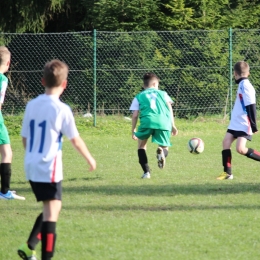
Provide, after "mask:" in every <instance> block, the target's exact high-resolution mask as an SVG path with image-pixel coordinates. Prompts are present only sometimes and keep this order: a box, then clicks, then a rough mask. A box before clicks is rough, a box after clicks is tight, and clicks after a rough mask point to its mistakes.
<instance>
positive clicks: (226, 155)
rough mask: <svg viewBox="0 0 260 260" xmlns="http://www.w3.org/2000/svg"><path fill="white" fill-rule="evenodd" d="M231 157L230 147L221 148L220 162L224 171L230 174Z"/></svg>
mask: <svg viewBox="0 0 260 260" xmlns="http://www.w3.org/2000/svg"><path fill="white" fill-rule="evenodd" d="M231 159H232V155H231V150H230V149H226V150H223V151H222V163H223V166H224V172H226V173H227V174H231Z"/></svg>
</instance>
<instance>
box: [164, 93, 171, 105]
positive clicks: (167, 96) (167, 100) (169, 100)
mask: <svg viewBox="0 0 260 260" xmlns="http://www.w3.org/2000/svg"><path fill="white" fill-rule="evenodd" d="M164 98H165V101H166V102H167V103H168V102H169V103H171V104H172V103H173V100H172V99H171V98H170V96H169V95H168V94H167V93H166V92H165V96H164Z"/></svg>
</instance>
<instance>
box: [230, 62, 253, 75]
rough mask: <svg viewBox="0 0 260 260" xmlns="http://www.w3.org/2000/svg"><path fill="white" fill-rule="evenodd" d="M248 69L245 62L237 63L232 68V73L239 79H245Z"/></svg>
mask: <svg viewBox="0 0 260 260" xmlns="http://www.w3.org/2000/svg"><path fill="white" fill-rule="evenodd" d="M249 70H250V67H249V65H248V63H247V62H245V61H239V62H237V63H236V64H235V66H234V71H235V72H236V73H237V75H238V76H240V77H247V76H248V75H249Z"/></svg>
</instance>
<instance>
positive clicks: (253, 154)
mask: <svg viewBox="0 0 260 260" xmlns="http://www.w3.org/2000/svg"><path fill="white" fill-rule="evenodd" d="M245 156H246V157H248V158H250V159H253V160H255V161H260V153H259V152H258V151H256V150H254V149H252V148H248V151H247V153H246V154H245Z"/></svg>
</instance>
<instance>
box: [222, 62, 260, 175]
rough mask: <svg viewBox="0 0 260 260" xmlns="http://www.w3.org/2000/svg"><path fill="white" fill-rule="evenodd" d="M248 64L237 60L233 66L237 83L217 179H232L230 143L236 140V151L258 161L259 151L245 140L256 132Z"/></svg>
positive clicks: (259, 158)
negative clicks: (250, 146)
mask: <svg viewBox="0 0 260 260" xmlns="http://www.w3.org/2000/svg"><path fill="white" fill-rule="evenodd" d="M249 74H250V73H249V65H248V64H247V63H246V62H245V61H239V62H237V63H236V64H235V66H234V77H235V81H236V83H237V84H238V89H237V97H236V101H235V104H234V107H233V110H232V113H231V120H230V124H229V126H228V130H227V133H226V136H225V138H224V140H223V151H222V162H223V166H224V172H223V173H221V174H220V176H219V177H218V178H217V179H218V180H232V179H233V174H232V171H231V158H232V155H231V150H230V148H231V145H232V143H233V142H234V141H235V140H237V141H236V150H237V152H238V153H240V154H242V155H245V156H247V157H248V158H250V159H253V160H256V161H260V153H259V152H258V151H256V150H254V149H252V148H247V147H246V142H247V140H249V141H251V140H252V135H253V134H254V133H256V132H257V131H258V130H257V125H256V98H255V89H254V87H253V86H252V84H251V83H250V81H249V80H248V76H249Z"/></svg>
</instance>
